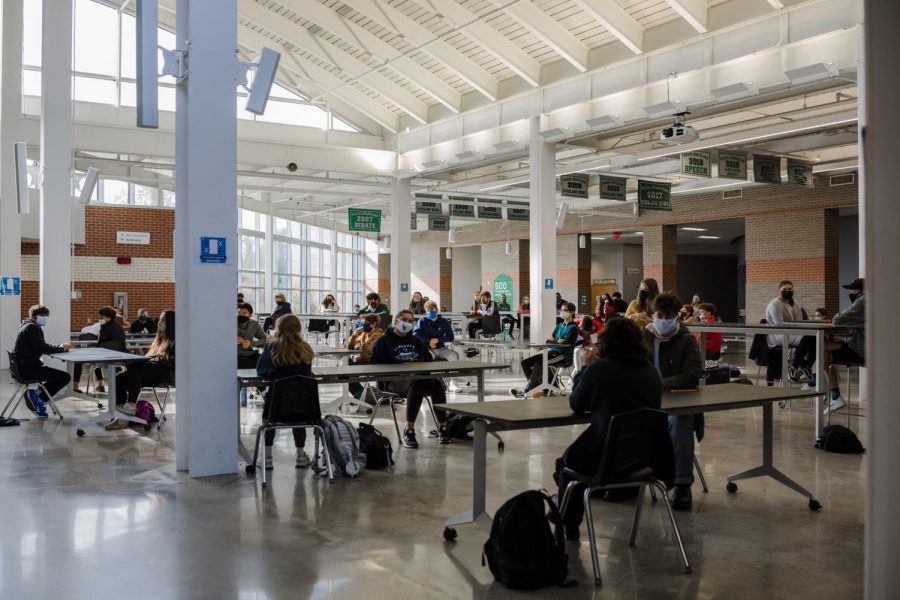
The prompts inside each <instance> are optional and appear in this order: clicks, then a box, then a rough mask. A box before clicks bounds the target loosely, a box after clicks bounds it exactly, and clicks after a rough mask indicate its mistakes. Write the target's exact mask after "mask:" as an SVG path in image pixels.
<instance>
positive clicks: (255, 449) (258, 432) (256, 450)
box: [252, 425, 264, 467]
mask: <svg viewBox="0 0 900 600" xmlns="http://www.w3.org/2000/svg"><path fill="white" fill-rule="evenodd" d="M263 429H264V427H263V426H262V425H260V426H259V427H258V428H257V429H256V441H255V442H254V444H253V463H252V464H253V466H254V467H257V466H259V438H260V436H261V435H262V431H263Z"/></svg>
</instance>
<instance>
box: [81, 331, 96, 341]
mask: <svg viewBox="0 0 900 600" xmlns="http://www.w3.org/2000/svg"><path fill="white" fill-rule="evenodd" d="M96 339H97V336H96V335H94V334H93V333H86V332H85V333H79V334H78V341H79V342H89V341H92V340H96Z"/></svg>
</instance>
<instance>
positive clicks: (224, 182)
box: [175, 0, 238, 477]
mask: <svg viewBox="0 0 900 600" xmlns="http://www.w3.org/2000/svg"><path fill="white" fill-rule="evenodd" d="M176 23H177V27H176V39H177V47H178V49H185V48H188V51H189V57H188V60H187V65H188V73H187V76H186V78H185V79H184V80H183V81H182V83H180V84H179V85H178V89H177V104H176V108H177V111H176V136H175V140H176V141H175V156H176V164H177V172H176V192H177V195H176V208H175V301H176V305H177V310H178V318H177V324H178V325H177V328H176V331H177V340H178V341H177V345H178V361H177V363H178V368H177V369H176V373H177V375H176V387H177V389H178V419H177V420H176V424H177V427H176V438H175V439H176V446H175V447H176V466H177V468H178V469H179V470H185V469H187V470H189V471H190V475H191V477H202V476H207V475H219V474H223V473H234V472H236V471H237V452H238V443H237V442H238V440H237V436H236V433H235V432H236V431H237V430H238V401H237V386H236V380H235V379H232V378H233V377H235V371H236V369H237V346H236V344H235V341H234V340H235V331H236V327H237V324H236V322H235V308H234V295H235V283H236V282H237V252H238V247H237V211H236V210H235V206H236V200H237V114H236V110H237V103H236V98H235V96H236V81H235V76H236V73H237V70H236V67H235V48H236V45H237V1H236V0H178V5H177V11H176ZM188 43H189V44H190V45H189V46H188ZM202 237H217V238H225V241H226V254H227V262H225V263H224V264H214V263H202V262H201V260H200V241H201V238H202Z"/></svg>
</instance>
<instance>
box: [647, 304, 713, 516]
mask: <svg viewBox="0 0 900 600" xmlns="http://www.w3.org/2000/svg"><path fill="white" fill-rule="evenodd" d="M680 310H681V301H680V300H679V299H678V297H677V296H676V295H675V294H670V293H664V294H659V295H658V296H657V297H656V299H655V300H654V302H653V308H652V314H653V321H652V323H651V324H650V325H647V327H646V328H645V329H644V340H645V341H646V342H647V346H648V347H649V349H650V362H651V363H653V366H655V367H656V370H657V371H659V375H660V377H661V378H662V389H663V391H664V392H665V391H669V390H673V389H679V388H694V387H697V386H698V385H699V384H700V377H701V376H702V375H703V365H702V364H701V362H700V352H699V350H698V349H697V341H696V340H695V339H694V336H693V335H691V333H690V332H689V331H688V330H687V328H686V327H684V326H683V325H682V324H681V323H679V322H678V311H680ZM669 433H670V435H671V436H672V445H673V446H674V448H675V493H674V496H673V498H672V508H674V509H676V510H690V509H691V505H692V497H691V484H693V483H694V415H677V416H674V415H673V416H670V417H669Z"/></svg>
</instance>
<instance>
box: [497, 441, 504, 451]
mask: <svg viewBox="0 0 900 600" xmlns="http://www.w3.org/2000/svg"><path fill="white" fill-rule="evenodd" d="M505 449H506V445H505V444H504V443H503V442H497V452H503V451H504V450H505Z"/></svg>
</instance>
